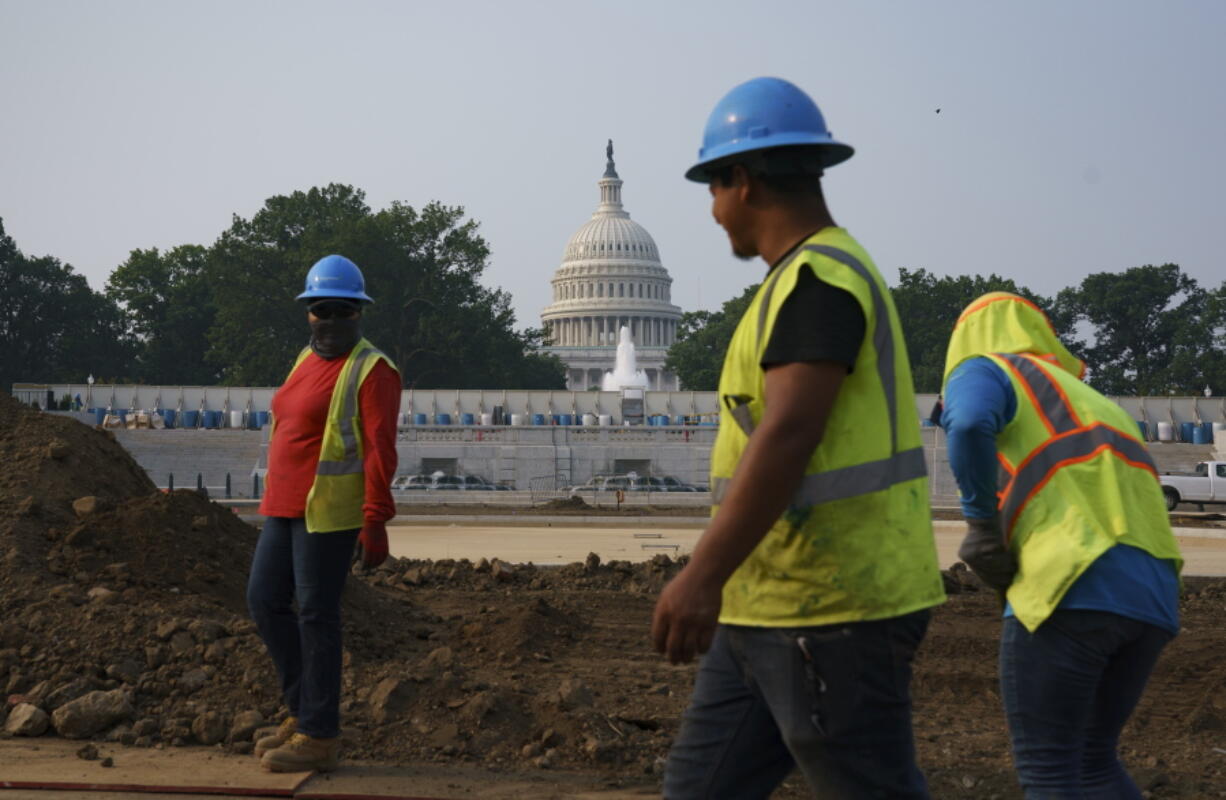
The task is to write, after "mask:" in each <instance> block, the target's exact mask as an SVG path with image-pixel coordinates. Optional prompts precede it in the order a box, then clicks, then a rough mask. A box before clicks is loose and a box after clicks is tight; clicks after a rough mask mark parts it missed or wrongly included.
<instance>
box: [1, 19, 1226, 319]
mask: <svg viewBox="0 0 1226 800" xmlns="http://www.w3.org/2000/svg"><path fill="white" fill-rule="evenodd" d="M759 75H778V76H780V77H785V78H787V79H789V80H791V81H793V82H795V83H797V84H799V85H800V86H801V87H802V88H804V89H805V90H806V91H808V92H809V93H810V94H811V95H812V96H813V97H814V99H816V100H817V102H818V104H819V105H820V106H821V108H822V110H823V112H824V113H825V114H826V118H827V121H828V122H829V124H830V126H831V128H832V130H833V131H834V133H835V135H836V136H838V137H839V138H841V139H843V140H844V141H847V142H849V143H850V144H852V145H854V146H855V147H856V149H857V153H856V156H855V157H854V158H853V159H852V160H851V161H849V162H847V163H845V164H843V165H841V166H838V167H836V168H834V169H832V170H831V171H830V172H829V173H828V174H827V177H826V189H827V196H828V199H829V201H830V204H831V208H832V211H833V213H834V216H835V219H836V220H837V221H838V222H839V223H840V224H842V225H844V226H845V227H847V228H849V229H850V230H851V232H852V233H853V234H855V235H856V236H858V237H859V238H860V240H861V241H862V242H863V243H864V244H865V246H866V247H867V248H868V250H869V252H870V253H872V254H873V256H874V258H875V259H876V261H877V264H878V266H879V267H880V268H881V270H882V272H883V273H885V275H886V277H887V279H888V280H890V281H891V282H894V281H895V280H896V277H897V268H898V267H900V266H905V267H925V268H927V269H929V270H932V271H934V272H936V273H939V274H960V273H987V272H997V273H1000V274H1002V275H1005V276H1008V277H1011V278H1014V279H1016V280H1018V281H1019V282H1021V283H1023V284H1026V285H1028V286H1030V287H1031V288H1032V289H1034V290H1036V291H1039V292H1043V293H1051V292H1054V291H1056V290H1058V289H1060V288H1062V287H1064V286H1068V285H1072V284H1075V283H1077V282H1078V281H1079V280H1080V279H1081V278H1082V277H1084V276H1085V275H1087V274H1089V273H1091V272H1099V271H1116V270H1122V269H1125V268H1127V267H1130V266H1136V265H1140V264H1146V263H1163V262H1167V261H1172V262H1176V263H1178V264H1180V265H1181V266H1182V267H1183V268H1184V270H1185V271H1186V272H1188V273H1189V274H1191V275H1193V276H1194V277H1196V278H1198V279H1199V280H1201V281H1202V282H1204V283H1208V284H1212V285H1217V284H1219V283H1220V282H1222V281H1223V280H1224V279H1226V259H1224V257H1223V253H1226V203H1224V196H1226V195H1224V192H1226V156H1224V155H1223V152H1222V151H1223V146H1224V145H1226V130H1224V128H1226V3H1223V2H1217V1H1216V0H1204V2H1175V1H1174V0H1164V1H1163V2H1124V1H1123V0H1109V1H1108V0H1103V1H1102V2H1089V1H1086V2H1042V1H1039V2H1036V1H1035V0H1030V1H1029V2H1024V3H1004V2H988V1H986V0H985V1H984V2H970V0H968V1H967V2H959V3H953V2H932V1H931V0H925V1H924V2H901V1H899V2H854V3H853V2H842V3H830V2H817V1H816V0H808V1H807V2H794V3H785V2H767V1H765V0H758V2H755V3H752V4H750V3H744V2H740V3H723V2H701V3H699V2H693V3H689V2H617V3H589V2H578V1H577V0H570V2H556V3H552V2H550V3H546V2H506V1H504V2H488V3H472V2H449V3H443V2H431V3H417V2H361V1H360V0H358V1H354V0H350V2H345V3H323V2H217V1H216V0H214V1H213V2H208V3H182V2H180V3H169V2H161V1H159V2H86V1H85V0H82V2H53V1H51V0H23V1H22V0H0V217H2V218H3V221H4V226H5V228H6V230H7V232H8V234H9V235H10V236H12V237H13V238H14V239H15V240H16V242H17V244H18V246H19V247H21V248H22V250H24V251H25V252H26V253H28V254H31V255H44V254H49V255H54V256H56V257H58V258H60V259H63V260H64V261H67V262H69V263H71V264H72V265H73V266H74V267H75V268H76V269H77V270H78V271H80V272H82V273H84V274H85V275H86V276H87V277H88V278H89V281H90V283H91V284H92V285H93V286H94V287H95V288H98V289H100V288H102V286H103V284H104V283H105V281H106V278H107V276H108V275H109V273H110V271H111V270H112V269H113V268H114V267H115V266H116V265H118V264H119V263H121V262H122V261H123V260H124V259H125V258H126V257H127V254H128V252H129V251H130V250H132V249H133V248H148V247H161V248H167V247H173V246H175V245H179V244H187V243H196V244H210V243H212V242H213V241H214V240H215V238H216V237H217V235H218V234H220V233H221V231H222V230H224V229H225V228H226V227H227V226H228V225H229V223H230V218H231V214H235V213H237V214H240V215H242V216H244V217H247V216H250V215H251V214H252V213H253V212H255V211H256V210H257V209H258V208H259V207H260V206H261V205H262V203H263V201H264V200H265V199H266V198H268V197H269V196H271V195H274V194H287V193H289V192H292V191H294V190H296V189H307V188H309V187H311V186H316V185H322V184H326V183H328V182H332V181H337V182H342V183H349V184H353V185H355V186H357V187H360V188H362V189H364V190H365V191H366V193H367V199H368V202H369V203H370V205H371V206H372V207H374V208H382V207H384V206H386V205H387V204H388V203H389V202H390V201H392V200H401V201H404V202H407V203H410V204H412V205H421V204H424V203H427V202H429V201H430V200H440V201H442V202H444V203H448V204H457V205H463V206H464V207H465V208H466V209H467V211H468V214H469V215H470V216H471V217H473V218H475V219H477V220H479V221H480V223H481V231H482V233H483V234H484V236H485V237H486V238H487V239H488V240H489V242H490V245H491V247H492V248H493V257H492V263H491V268H490V270H489V271H488V273H487V281H488V282H489V283H491V284H496V285H501V286H502V287H504V288H506V289H508V290H509V291H511V292H512V294H513V295H514V298H515V307H516V311H517V315H518V317H519V320H520V323H521V325H522V324H531V325H539V312H540V309H541V308H542V307H543V306H544V305H546V304H547V303H548V302H549V296H550V294H549V293H550V288H549V279H550V276H551V275H552V273H553V271H554V270H555V269H557V267H558V265H559V261H560V258H561V255H562V249H563V246H564V245H565V244H566V241H567V239H568V238H569V237H570V235H571V234H572V233H573V232H574V231H575V230H576V229H577V228H578V227H579V226H580V225H581V224H583V223H584V222H585V221H586V220H587V219H588V217H589V215H590V214H591V212H592V211H593V210H594V209H595V207H596V202H597V199H598V192H597V188H596V181H597V180H598V179H599V177H600V175H601V173H602V172H603V170H604V145H605V140H606V139H607V138H610V137H611V138H613V140H614V141H615V145H616V149H617V166H618V171H619V173H620V175H621V177H622V178H623V179H624V180H625V187H624V189H623V199H624V200H625V203H626V208H627V210H628V211H629V212H630V214H631V216H632V217H633V218H634V219H635V220H637V221H638V222H639V223H641V224H642V225H643V226H645V227H646V228H647V230H648V231H650V232H651V234H652V235H653V236H654V238H655V240H656V243H657V244H658V245H659V247H660V252H661V256H662V258H663V261H664V265H665V266H666V267H667V268H668V270H669V271H670V273H671V274H672V277H673V279H674V291H673V299H674V301H675V302H677V303H678V304H679V305H680V306H681V307H682V308H684V309H687V310H690V309H694V308H699V307H704V308H711V307H716V306H718V305H719V304H720V303H721V302H723V301H724V300H726V299H727V298H729V297H731V296H733V295H735V294H737V293H739V292H740V290H741V289H742V288H743V287H744V286H745V285H747V284H749V283H751V282H753V281H755V280H757V279H758V278H759V277H760V275H761V272H762V269H761V265H760V264H754V265H747V264H743V263H741V262H739V261H736V260H735V259H734V258H733V257H732V256H731V255H730V254H729V252H728V246H727V243H726V239H725V237H724V234H723V232H722V231H721V230H720V229H718V228H717V227H716V226H715V224H714V223H713V222H712V220H711V217H710V212H709V205H708V197H707V195H706V192H705V189H704V188H703V187H701V186H698V185H697V184H691V183H688V182H686V181H685V180H684V179H683V178H682V173H683V172H684V170H685V169H686V168H687V167H688V166H690V165H691V164H692V163H693V161H694V160H695V156H696V153H697V148H698V145H699V141H700V136H701V132H702V127H703V124H704V122H705V120H706V117H707V114H708V113H709V112H710V110H711V108H712V106H713V105H714V104H715V102H716V101H717V100H718V99H719V98H720V96H721V95H723V94H724V93H725V92H726V91H727V90H728V89H730V88H731V87H732V86H734V85H735V84H737V83H740V82H741V81H744V80H747V79H749V78H752V77H755V76H759ZM937 108H940V109H941V111H940V113H939V114H937V113H935V110H936V109H937ZM372 289H373V291H374V292H375V293H376V295H377V292H378V287H372Z"/></svg>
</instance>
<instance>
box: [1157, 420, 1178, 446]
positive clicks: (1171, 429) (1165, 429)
mask: <svg viewBox="0 0 1226 800" xmlns="http://www.w3.org/2000/svg"><path fill="white" fill-rule="evenodd" d="M1174 438H1175V426H1174V425H1172V424H1171V423H1169V422H1159V423H1158V441H1160V442H1170V441H1173V440H1174Z"/></svg>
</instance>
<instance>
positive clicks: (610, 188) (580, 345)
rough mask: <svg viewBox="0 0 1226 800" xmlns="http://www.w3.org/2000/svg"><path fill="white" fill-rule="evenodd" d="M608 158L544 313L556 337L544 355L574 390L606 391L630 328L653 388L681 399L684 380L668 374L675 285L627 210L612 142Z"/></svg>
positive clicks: (640, 363)
mask: <svg viewBox="0 0 1226 800" xmlns="http://www.w3.org/2000/svg"><path fill="white" fill-rule="evenodd" d="M606 152H607V156H608V162H607V164H606V166H605V171H604V175H603V176H602V177H601V179H600V181H599V184H598V185H599V186H600V205H598V206H597V207H596V211H595V213H593V214H592V218H591V219H590V220H588V221H587V222H586V223H585V224H584V225H583V227H581V228H579V230H578V231H576V232H575V235H574V236H572V237H571V238H570V241H569V242H567V244H566V250H565V251H564V252H563V255H562V265H561V266H560V267H558V270H557V272H555V273H554V276H553V280H552V284H553V302H552V303H550V304H549V305H548V306H546V307H545V309H544V310H543V311H542V312H541V321H542V323H544V327H545V328H546V329H547V330H548V332H549V337H548V342H549V344H548V345H547V346H546V347H543V348H542V351H543V352H546V353H552V354H554V355H556V356H557V357H558V358H560V359H561V360H562V362H563V363H564V364H566V388H568V389H570V390H573V391H585V390H587V389H589V388H591V387H593V386H597V387H599V386H600V384H601V378H602V377H603V375H604V373H605V372H606V371H608V370H611V369H613V361H614V356H615V355H616V352H617V340H618V331H619V330H620V329H621V327H622V326H625V327H627V328H629V330H630V336H631V339H632V340H633V342H634V345H635V351H636V355H637V361H638V368H639V369H641V370H642V371H643V372H644V373H645V374H646V376H647V388H648V389H652V390H658V391H675V390H678V389H680V388H681V387H680V386H679V385H678V383H677V376H676V375H673V374H672V373H670V372H666V371H665V369H664V360H665V358H666V357H667V355H668V348H669V346H671V345H672V343H673V342H674V341H675V340H676V338H677V323H678V321H680V319H681V309H680V308H678V307H677V306H675V305H673V304H672V302H671V299H672V288H671V287H672V282H673V280H672V278H670V277H669V275H668V270H666V269H664V266H663V264H661V263H660V252H659V250H658V249H657V248H656V243H655V241H654V240H653V239H652V238H651V234H649V233H648V232H647V231H646V229H644V228H643V226H642V225H639V224H638V223H637V222H635V221H633V220H631V219H630V214H628V213H627V212H626V210H625V209H624V208H623V207H622V197H621V195H622V181H621V178H619V177H618V176H617V169H616V167H615V166H614V163H613V143H612V142H610V143H609V146H608V149H607V151H606Z"/></svg>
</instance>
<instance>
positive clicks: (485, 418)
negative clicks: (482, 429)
mask: <svg viewBox="0 0 1226 800" xmlns="http://www.w3.org/2000/svg"><path fill="white" fill-rule="evenodd" d="M481 424H482V425H493V424H494V415H493V414H490V413H489V412H486V413H484V414H482V415H481Z"/></svg>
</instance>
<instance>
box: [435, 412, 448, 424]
mask: <svg viewBox="0 0 1226 800" xmlns="http://www.w3.org/2000/svg"><path fill="white" fill-rule="evenodd" d="M434 424H435V425H450V424H451V415H450V414H435V415H434Z"/></svg>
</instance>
